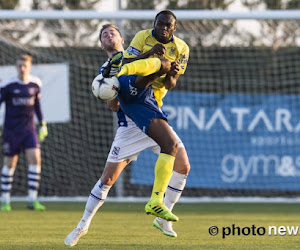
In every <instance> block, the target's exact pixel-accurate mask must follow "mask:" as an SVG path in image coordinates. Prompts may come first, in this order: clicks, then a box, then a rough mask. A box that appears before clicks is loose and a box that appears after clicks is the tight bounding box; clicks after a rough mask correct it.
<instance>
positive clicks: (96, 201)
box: [77, 180, 111, 229]
mask: <svg viewBox="0 0 300 250" xmlns="http://www.w3.org/2000/svg"><path fill="white" fill-rule="evenodd" d="M110 188H111V186H107V185H103V184H102V183H101V181H100V180H98V182H97V183H96V184H95V186H94V188H93V189H92V191H91V193H90V196H89V198H88V200H87V202H86V205H85V210H84V213H83V216H82V218H81V220H80V221H79V223H78V225H77V227H79V228H83V229H88V228H89V226H90V224H91V221H92V219H93V217H94V215H95V214H96V212H97V211H98V209H99V208H100V207H101V206H102V205H103V203H104V201H105V199H106V197H107V194H108V191H109V190H110Z"/></svg>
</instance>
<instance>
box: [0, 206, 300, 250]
mask: <svg viewBox="0 0 300 250" xmlns="http://www.w3.org/2000/svg"><path fill="white" fill-rule="evenodd" d="M45 205H46V206H47V211H45V212H35V211H30V210H27V209H26V208H25V206H26V204H25V203H12V208H13V211H11V212H0V249H5V250H7V249H14V250H15V249H22V250H24V249H30V250H33V249H39V250H41V249H42V250H43V249H55V250H56V249H66V247H65V246H64V238H65V237H66V235H67V234H68V233H69V232H71V231H72V230H73V228H74V227H75V226H76V224H77V222H78V221H79V219H80V218H81V216H82V213H83V210H84V206H85V203H53V202H51V203H45ZM144 205H145V204H143V203H109V202H107V203H105V204H104V205H103V206H102V207H101V208H100V210H99V211H98V213H97V214H96V216H95V217H94V219H93V221H92V224H91V226H90V229H89V232H88V234H87V235H86V236H84V237H82V238H81V239H80V240H79V242H78V244H77V245H76V246H75V247H73V248H74V249H122V250H123V249H130V250H132V249H139V250H140V249H152V250H153V249H157V250H160V249H172V250H174V249H300V229H299V232H298V233H297V235H295V236H289V235H288V234H287V233H286V235H281V236H280V235H277V236H274V235H273V236H269V235H268V226H285V227H287V226H300V216H299V215H300V212H299V211H300V204H245V203H243V204H241V203H235V204H231V203H197V204H182V203H179V204H177V205H176V207H175V209H174V213H175V214H176V215H178V216H179V218H180V219H179V222H177V223H174V229H175V231H176V232H177V234H178V238H176V239H174V238H169V237H166V236H164V235H163V234H162V233H161V232H160V231H159V230H157V229H155V228H154V227H153V226H152V221H153V219H154V217H153V216H150V215H148V216H147V215H146V214H145V213H144ZM232 224H235V226H236V227H240V229H242V228H243V227H249V228H251V227H252V225H255V227H256V229H257V228H258V227H265V228H266V230H267V231H266V233H265V234H264V235H262V236H259V235H258V234H257V232H256V231H255V233H256V235H253V234H252V232H251V233H250V234H249V235H248V236H245V235H240V236H238V235H237V234H238V231H237V230H236V231H235V235H230V236H227V237H226V238H225V239H223V238H222V227H232ZM212 225H216V226H218V228H219V234H218V235H216V236H211V235H210V234H209V232H208V228H209V227H210V226H212ZM244 232H246V233H247V230H246V231H244Z"/></svg>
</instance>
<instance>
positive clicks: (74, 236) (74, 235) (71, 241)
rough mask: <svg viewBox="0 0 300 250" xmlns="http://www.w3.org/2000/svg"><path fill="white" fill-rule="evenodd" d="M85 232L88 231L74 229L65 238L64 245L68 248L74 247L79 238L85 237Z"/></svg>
mask: <svg viewBox="0 0 300 250" xmlns="http://www.w3.org/2000/svg"><path fill="white" fill-rule="evenodd" d="M87 232H88V229H85V230H83V229H82V228H78V227H75V229H74V230H73V231H72V232H71V233H69V234H68V236H67V237H66V238H65V245H66V246H70V247H72V246H75V245H76V244H77V242H78V240H79V239H80V237H82V236H84V235H86V234H87Z"/></svg>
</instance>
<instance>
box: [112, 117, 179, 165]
mask: <svg viewBox="0 0 300 250" xmlns="http://www.w3.org/2000/svg"><path fill="white" fill-rule="evenodd" d="M171 128H172V127H171ZM172 131H173V133H174V136H175V138H176V141H177V143H178V147H179V148H180V147H184V145H183V143H182V141H181V140H180V138H179V136H178V135H177V134H176V132H175V131H174V130H173V128H172ZM147 148H151V149H152V151H153V152H154V153H155V154H159V153H160V147H159V146H158V145H157V143H156V142H155V141H154V140H152V139H151V138H150V137H149V136H147V135H146V134H145V133H144V132H143V131H142V130H140V129H139V128H138V127H137V126H136V125H135V123H134V122H128V126H127V127H119V128H118V130H117V132H116V135H115V139H114V141H113V143H112V145H111V148H110V152H109V154H108V157H107V161H108V162H122V161H125V160H131V161H136V160H137V158H138V156H139V154H140V153H141V152H142V151H143V150H145V149H147Z"/></svg>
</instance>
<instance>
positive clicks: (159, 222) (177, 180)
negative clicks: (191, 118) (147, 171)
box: [153, 143, 190, 237]
mask: <svg viewBox="0 0 300 250" xmlns="http://www.w3.org/2000/svg"><path fill="white" fill-rule="evenodd" d="M181 144H182V143H181ZM189 170H190V164H189V159H188V156H187V153H186V150H185V148H184V146H183V144H182V146H179V148H178V152H177V154H176V158H175V163H174V169H173V174H172V177H171V179H170V182H169V184H168V187H167V190H166V193H165V198H164V202H165V204H166V206H167V207H168V208H169V209H170V211H172V210H173V207H174V205H175V204H176V203H177V202H178V200H179V198H180V196H181V194H182V191H183V189H184V187H185V184H186V178H187V175H188V173H189ZM153 226H154V227H156V228H158V229H160V230H161V231H162V232H163V233H164V234H165V235H167V236H170V237H177V233H176V232H175V231H174V230H173V225H172V222H170V221H166V220H164V219H162V218H159V217H157V218H156V219H155V220H154V221H153Z"/></svg>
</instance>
